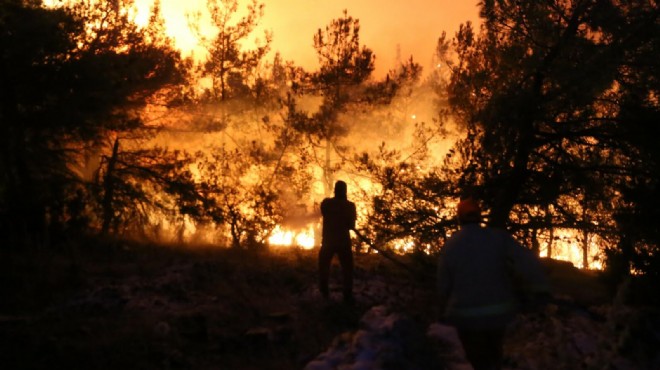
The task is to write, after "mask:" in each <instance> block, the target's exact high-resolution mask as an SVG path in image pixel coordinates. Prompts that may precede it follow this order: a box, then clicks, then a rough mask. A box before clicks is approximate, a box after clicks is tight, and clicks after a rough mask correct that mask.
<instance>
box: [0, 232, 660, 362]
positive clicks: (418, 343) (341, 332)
mask: <svg viewBox="0 0 660 370" xmlns="http://www.w3.org/2000/svg"><path fill="white" fill-rule="evenodd" d="M316 251H317V250H316V249H309V250H307V249H304V248H287V249H281V248H272V249H271V250H242V249H231V248H230V249H211V248H194V247H190V246H188V247H180V246H178V247H172V246H170V247H165V246H162V245H138V244H135V243H129V242H120V241H113V242H99V241H93V242H86V243H84V244H80V245H77V246H76V247H75V248H74V247H72V248H71V249H70V250H68V251H65V252H62V253H59V254H53V253H52V252H45V251H44V252H33V253H29V254H23V255H18V254H7V253H3V255H2V256H1V257H2V258H1V259H0V264H1V269H0V290H1V291H0V293H1V294H2V297H3V300H2V301H0V333H1V334H0V345H1V346H2V348H3V351H1V352H0V367H1V368H7V369H10V368H12V369H13V368H21V369H41V368H52V367H54V366H56V367H69V368H87V369H117V368H127V369H141V368H144V369H153V368H162V369H169V368H186V369H278V370H279V369H303V368H308V369H349V368H350V369H362V368H364V369H381V368H382V369H385V368H392V367H387V366H390V365H392V366H394V365H396V366H404V367H398V368H406V369H431V368H443V367H445V368H452V367H453V368H466V367H465V366H467V365H466V364H465V362H464V360H463V358H462V354H461V351H460V347H457V346H456V343H455V341H452V337H451V333H449V334H448V332H446V331H445V332H443V331H442V330H440V331H438V330H437V329H438V327H437V326H433V325H432V324H433V322H434V318H435V314H436V312H435V310H434V302H435V301H434V299H435V297H434V281H433V277H432V270H431V269H430V268H429V266H431V264H429V263H428V262H432V260H427V261H425V262H424V263H422V262H421V261H419V260H418V258H419V256H417V257H415V258H413V257H412V256H403V255H401V256H397V258H398V259H399V260H400V261H401V262H403V263H405V264H407V265H408V266H411V267H412V268H413V269H415V270H416V271H418V272H419V273H418V274H415V273H411V271H408V270H405V269H402V268H401V267H400V266H397V265H396V264H394V263H393V262H392V261H390V260H388V259H385V258H383V257H382V256H379V255H377V254H358V255H356V279H355V293H356V294H355V296H356V304H355V305H354V306H346V305H344V304H342V303H341V299H340V297H341V294H340V286H339V285H338V282H339V276H340V274H339V270H338V266H336V265H333V271H332V273H333V276H332V281H333V283H334V284H333V285H331V299H330V300H329V301H326V300H324V299H322V298H321V296H320V295H319V294H318V292H317V290H316V278H317V275H316ZM429 258H431V257H429ZM546 266H547V267H548V271H549V273H550V277H551V279H552V280H553V283H554V286H553V287H554V288H555V297H556V298H557V303H556V304H554V305H551V306H550V307H548V308H547V309H546V310H544V311H542V312H536V313H527V314H525V315H521V316H520V318H519V319H518V320H517V321H516V324H515V325H514V326H513V327H512V332H511V335H510V340H509V342H508V343H507V361H508V365H507V366H508V368H510V369H543V368H554V365H555V364H561V366H562V368H567V369H570V368H575V369H578V368H579V369H582V368H596V367H598V366H600V365H602V364H604V363H608V364H611V365H612V366H614V367H613V368H616V369H645V368H649V369H650V368H653V366H656V368H657V365H658V361H659V359H658V358H657V354H655V352H654V351H653V348H657V346H658V344H659V343H660V337H659V333H660V332H659V330H660V323H659V322H658V316H657V313H654V312H653V311H651V310H648V309H642V308H639V307H632V306H628V305H625V304H624V303H623V302H622V301H621V300H619V301H616V300H613V298H611V297H610V295H609V293H608V291H607V290H606V289H604V287H603V286H602V284H600V282H599V281H598V279H597V277H596V276H594V275H593V274H585V273H582V272H581V271H579V270H577V269H574V268H573V267H572V266H570V265H568V264H562V263H555V262H549V261H546ZM654 346H655V347H654ZM654 356H655V357H654ZM360 361H362V362H360ZM360 364H361V365H360ZM436 365H437V366H438V367H433V366H436ZM597 365H598V366H597ZM359 366H368V367H359ZM599 368H602V367H599Z"/></svg>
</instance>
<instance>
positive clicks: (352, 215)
mask: <svg viewBox="0 0 660 370" xmlns="http://www.w3.org/2000/svg"><path fill="white" fill-rule="evenodd" d="M321 215H322V216H323V232H322V235H323V236H322V240H321V250H320V251H319V289H320V291H321V294H322V295H323V297H325V298H328V297H329V295H330V292H329V290H328V280H329V278H330V264H331V262H332V258H333V256H334V255H335V254H336V255H337V257H338V258H339V263H340V265H341V271H342V293H343V298H344V301H346V302H348V303H352V302H353V250H352V248H351V235H350V230H352V229H354V228H355V219H356V218H357V213H356V210H355V203H353V202H351V201H349V200H348V198H347V196H346V183H345V182H343V181H337V182H336V183H335V196H334V197H333V198H325V199H323V201H322V202H321Z"/></svg>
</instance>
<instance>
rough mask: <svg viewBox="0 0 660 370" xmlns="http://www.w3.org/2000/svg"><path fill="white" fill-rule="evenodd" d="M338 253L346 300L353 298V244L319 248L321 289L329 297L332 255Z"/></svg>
mask: <svg viewBox="0 0 660 370" xmlns="http://www.w3.org/2000/svg"><path fill="white" fill-rule="evenodd" d="M335 254H336V255H337V257H338V258H339V264H340V265H341V275H342V281H341V282H342V293H343V295H344V299H345V300H352V299H353V252H352V251H351V246H350V245H348V246H341V247H330V246H322V247H321V250H319V290H320V291H321V294H322V295H323V296H324V297H326V298H327V297H329V295H330V291H329V289H328V282H329V280H330V265H331V263H332V257H334V255H335Z"/></svg>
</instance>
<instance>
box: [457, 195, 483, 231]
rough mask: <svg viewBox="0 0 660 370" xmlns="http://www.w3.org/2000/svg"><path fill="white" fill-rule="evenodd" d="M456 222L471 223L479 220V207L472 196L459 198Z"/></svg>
mask: <svg viewBox="0 0 660 370" xmlns="http://www.w3.org/2000/svg"><path fill="white" fill-rule="evenodd" d="M456 213H457V216H458V223H459V224H461V225H463V224H471V223H479V222H481V207H480V206H479V202H477V201H476V200H475V199H474V198H465V199H461V201H460V202H458V207H457V208H456Z"/></svg>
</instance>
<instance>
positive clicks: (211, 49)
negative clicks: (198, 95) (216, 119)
mask: <svg viewBox="0 0 660 370" xmlns="http://www.w3.org/2000/svg"><path fill="white" fill-rule="evenodd" d="M207 8H208V10H209V14H210V16H211V23H212V25H213V26H214V27H215V28H216V33H215V35H214V36H213V37H212V38H211V39H208V38H206V37H204V36H203V34H202V32H201V30H200V29H199V22H200V18H201V17H200V16H199V15H198V16H197V24H194V26H195V29H196V33H197V34H198V37H200V38H201V40H202V44H203V45H204V46H205V47H206V48H207V51H208V59H207V61H206V63H204V65H203V72H204V73H205V74H206V75H208V76H210V77H211V81H212V90H211V94H212V96H213V97H214V99H218V100H220V101H224V100H226V99H228V98H230V97H232V96H246V95H249V94H248V92H249V90H250V85H249V83H250V82H252V84H253V85H252V86H255V84H256V83H257V81H258V78H257V76H255V75H253V73H254V72H255V71H256V70H257V67H258V66H259V63H260V62H261V60H262V59H263V57H264V56H265V55H266V53H267V52H268V50H269V44H270V40H271V35H270V34H269V33H268V32H266V33H265V34H264V40H263V41H262V42H259V41H257V42H256V46H255V48H254V49H251V50H250V49H247V48H246V47H245V46H244V45H243V42H245V41H247V39H248V37H250V35H251V34H252V33H253V32H254V30H255V28H256V27H257V25H258V24H259V21H260V20H261V17H263V9H264V5H263V4H260V3H257V0H251V1H250V3H249V4H248V6H247V15H245V16H243V17H241V18H240V19H238V20H235V19H234V18H235V17H236V15H237V13H238V0H208V1H207Z"/></svg>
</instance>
